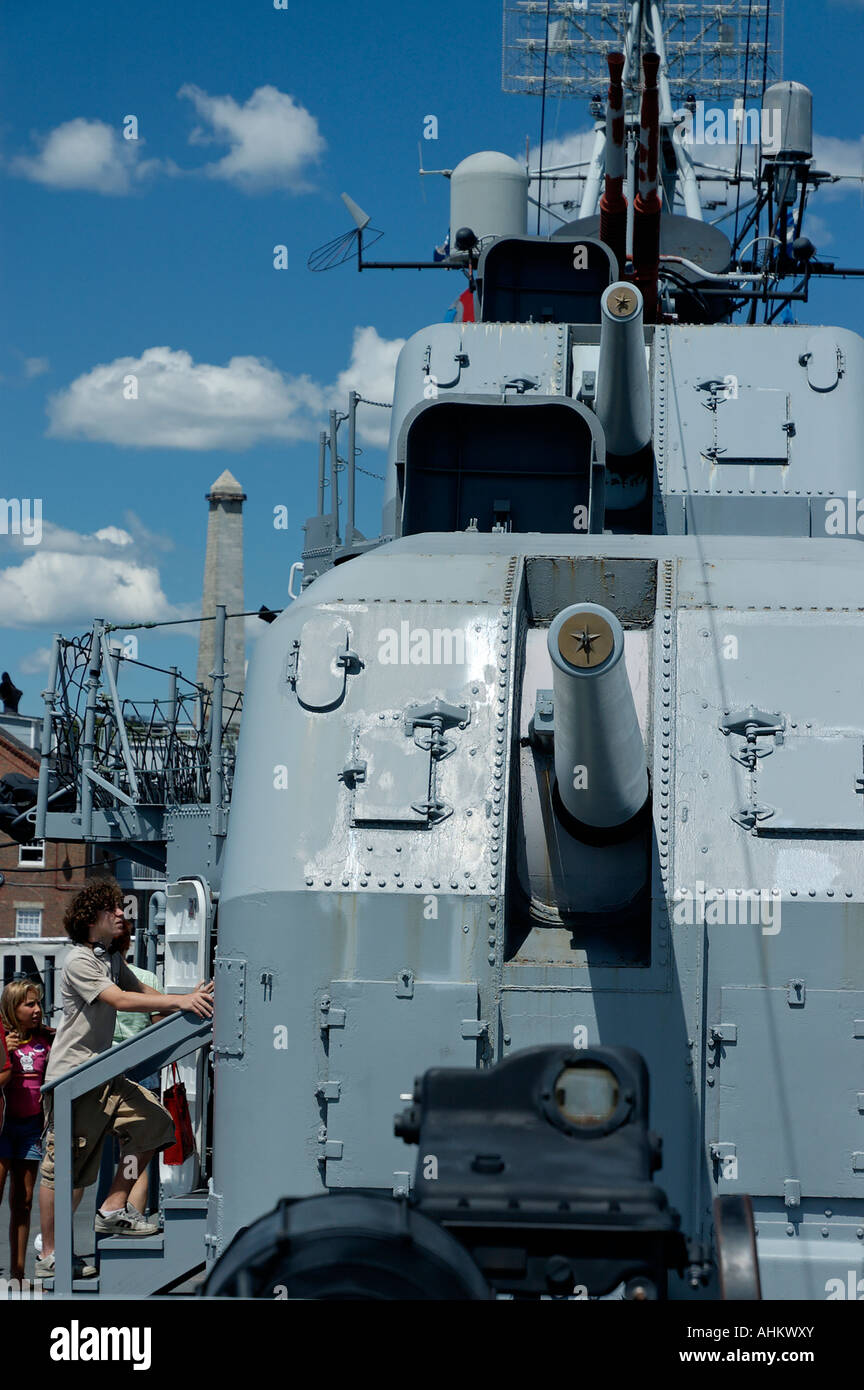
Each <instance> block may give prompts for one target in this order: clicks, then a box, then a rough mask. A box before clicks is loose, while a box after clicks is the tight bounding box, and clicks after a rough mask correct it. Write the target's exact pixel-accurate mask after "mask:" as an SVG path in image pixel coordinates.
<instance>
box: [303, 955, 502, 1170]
mask: <svg viewBox="0 0 864 1390" xmlns="http://www.w3.org/2000/svg"><path fill="white" fill-rule="evenodd" d="M408 973H410V972H408ZM400 989H401V993H400V992H397V991H399V990H400ZM330 996H331V999H332V1001H333V1004H334V1005H337V1006H339V1007H340V1008H343V1009H344V1010H345V1026H344V1028H340V1029H338V1030H334V1031H332V1032H331V1033H330V1045H329V1054H330V1055H329V1063H328V1071H329V1079H330V1080H331V1081H340V1082H341V1083H342V1089H341V1093H340V1096H339V1099H338V1100H337V1101H333V1102H330V1103H328V1105H327V1125H326V1135H322V1136H321V1142H322V1143H324V1144H334V1143H336V1144H338V1143H340V1142H341V1144H342V1151H341V1157H339V1158H337V1157H335V1152H334V1151H333V1150H331V1151H330V1153H328V1152H327V1151H326V1150H325V1151H324V1156H325V1157H326V1161H327V1162H326V1174H327V1177H326V1180H327V1186H328V1187H385V1188H387V1189H388V1191H389V1190H392V1188H393V1184H394V1174H395V1173H398V1172H402V1171H404V1170H406V1169H410V1170H411V1171H413V1168H414V1162H415V1159H416V1150H412V1149H409V1148H407V1147H406V1145H405V1144H404V1143H403V1142H402V1140H401V1139H396V1138H394V1135H393V1117H394V1115H395V1114H396V1113H397V1112H398V1111H400V1110H402V1109H403V1108H404V1107H405V1105H406V1104H407V1102H406V1101H403V1100H400V1096H402V1095H408V1094H409V1093H410V1092H411V1091H412V1090H413V1088H414V1079H415V1077H417V1076H420V1075H421V1074H422V1073H423V1072H424V1071H426V1070H427V1068H428V1067H437V1066H449V1067H458V1066H471V1065H472V1064H473V1063H474V1061H475V1058H476V1055H477V1046H478V1044H477V1040H476V1039H475V1038H473V1037H468V1038H466V1037H464V1036H463V1034H464V1032H465V1031H468V1030H465V1029H464V1028H463V1024H464V1023H465V1021H466V1020H469V1019H476V1018H477V1017H478V1009H477V1005H478V996H477V986H476V985H474V984H462V983H452V982H448V981H431V982H430V981H417V982H414V984H413V991H412V993H411V994H410V995H409V994H406V992H405V987H404V984H403V980H402V979H398V978H394V979H393V980H334V981H333V983H332V984H331V986H330ZM331 1153H332V1154H333V1155H334V1156H332V1157H331V1156H330V1155H331Z"/></svg>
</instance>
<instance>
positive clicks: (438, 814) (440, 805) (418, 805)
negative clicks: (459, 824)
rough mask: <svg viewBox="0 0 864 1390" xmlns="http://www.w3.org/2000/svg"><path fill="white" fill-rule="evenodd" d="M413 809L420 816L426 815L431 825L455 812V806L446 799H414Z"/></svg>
mask: <svg viewBox="0 0 864 1390" xmlns="http://www.w3.org/2000/svg"><path fill="white" fill-rule="evenodd" d="M411 810H412V811H416V812H417V814H418V816H426V818H427V820H428V821H429V823H430V824H431V825H437V824H438V823H439V821H442V820H446V819H447V817H448V816H452V814H453V807H452V806H450V805H449V804H448V803H447V802H446V801H412V802H411Z"/></svg>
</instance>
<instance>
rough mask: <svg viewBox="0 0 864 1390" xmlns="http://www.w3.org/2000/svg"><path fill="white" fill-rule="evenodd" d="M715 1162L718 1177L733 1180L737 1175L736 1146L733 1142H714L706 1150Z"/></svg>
mask: <svg viewBox="0 0 864 1390" xmlns="http://www.w3.org/2000/svg"><path fill="white" fill-rule="evenodd" d="M708 1152H709V1154H710V1155H711V1159H712V1161H713V1162H714V1164H715V1167H716V1169H717V1170H718V1171H717V1174H716V1176H717V1177H718V1178H728V1179H729V1180H730V1181H731V1182H734V1181H735V1180H736V1178H737V1177H738V1148H737V1145H735V1144H726V1143H715V1144H712V1145H711V1146H710V1148H709V1150H708Z"/></svg>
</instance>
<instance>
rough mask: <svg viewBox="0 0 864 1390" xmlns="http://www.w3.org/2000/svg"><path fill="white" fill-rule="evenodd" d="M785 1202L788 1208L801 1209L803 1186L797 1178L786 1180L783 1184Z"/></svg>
mask: <svg viewBox="0 0 864 1390" xmlns="http://www.w3.org/2000/svg"><path fill="white" fill-rule="evenodd" d="M783 1201H784V1203H785V1204H786V1206H787V1207H800V1205H801V1184H800V1182H799V1181H798V1179H797V1178H786V1179H785V1181H784V1183H783Z"/></svg>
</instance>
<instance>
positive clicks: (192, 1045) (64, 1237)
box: [42, 1012, 213, 1298]
mask: <svg viewBox="0 0 864 1390" xmlns="http://www.w3.org/2000/svg"><path fill="white" fill-rule="evenodd" d="M212 1034H213V1020H212V1019H210V1018H199V1017H198V1016H197V1014H192V1013H186V1012H183V1013H176V1014H169V1016H168V1017H167V1018H163V1019H160V1020H159V1022H158V1023H153V1024H151V1025H150V1027H148V1028H145V1029H143V1030H142V1031H141V1032H140V1033H138V1034H136V1036H135V1037H134V1038H127V1040H126V1041H125V1042H122V1043H118V1044H117V1046H116V1047H111V1048H109V1049H108V1051H107V1052H100V1053H99V1055H98V1056H97V1057H91V1059H90V1061H89V1062H82V1064H81V1066H80V1067H75V1068H74V1069H73V1070H72V1071H68V1072H66V1074H65V1075H64V1076H60V1077H58V1078H57V1080H56V1081H50V1082H49V1083H48V1084H47V1085H46V1086H43V1087H42V1094H43V1095H47V1094H48V1092H49V1091H53V1093H54V1121H53V1128H54V1297H55V1298H56V1297H58V1295H59V1296H60V1297H69V1296H70V1295H71V1293H72V1249H73V1235H72V1217H73V1212H72V1105H73V1102H74V1101H76V1100H77V1099H78V1097H79V1096H83V1095H85V1094H86V1093H87V1092H88V1091H93V1090H95V1089H96V1088H97V1087H98V1086H104V1085H105V1083H106V1082H107V1081H113V1080H115V1079H116V1078H117V1077H121V1076H127V1077H129V1078H130V1079H131V1080H133V1081H134V1080H135V1079H136V1078H138V1077H146V1076H150V1075H152V1073H153V1072H155V1071H159V1070H161V1068H162V1067H166V1066H170V1064H171V1063H172V1062H179V1061H180V1059H181V1058H182V1057H188V1055H189V1053H190V1052H197V1051H198V1049H199V1048H201V1047H204V1046H205V1045H206V1044H207V1043H209V1042H210V1039H211V1037H212Z"/></svg>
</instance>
